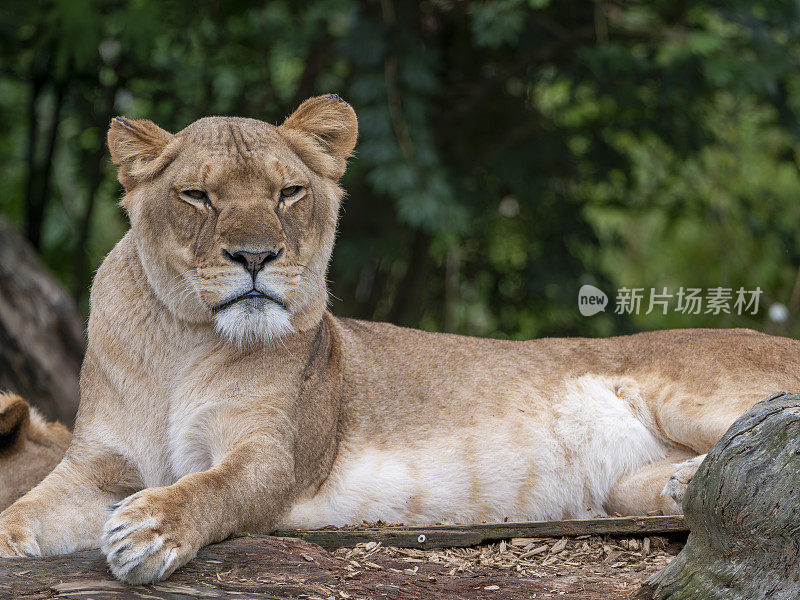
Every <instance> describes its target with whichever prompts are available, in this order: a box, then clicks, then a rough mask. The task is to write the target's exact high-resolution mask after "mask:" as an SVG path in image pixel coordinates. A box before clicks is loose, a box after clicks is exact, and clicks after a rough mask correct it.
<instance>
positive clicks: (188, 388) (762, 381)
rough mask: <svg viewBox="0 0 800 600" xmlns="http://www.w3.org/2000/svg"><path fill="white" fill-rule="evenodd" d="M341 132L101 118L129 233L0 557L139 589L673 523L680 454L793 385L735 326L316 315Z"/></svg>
mask: <svg viewBox="0 0 800 600" xmlns="http://www.w3.org/2000/svg"><path fill="white" fill-rule="evenodd" d="M356 137H357V121H356V116H355V113H354V112H353V109H352V108H351V107H350V106H349V105H348V104H347V103H345V102H344V101H342V100H341V99H340V98H339V97H338V96H335V95H330V96H321V97H317V98H312V99H310V100H307V101H306V102H304V103H303V104H302V105H301V106H300V107H299V108H298V109H297V111H296V112H294V113H293V114H292V115H291V116H290V117H289V118H288V119H287V120H286V121H285V122H284V123H283V124H282V125H280V126H278V127H274V126H272V125H269V124H267V123H263V122H261V121H256V120H252V119H241V118H223V117H211V118H205V119H200V120H199V121H197V122H195V123H193V124H192V125H190V126H189V127H187V128H186V129H184V130H182V131H181V132H179V133H177V134H174V135H173V134H170V133H167V132H166V131H164V130H162V129H160V128H159V127H157V126H156V125H155V124H153V123H152V122H150V121H147V120H128V119H124V118H116V119H114V120H113V121H112V123H111V127H110V130H109V133H108V145H109V149H110V152H111V157H112V159H113V161H114V163H115V164H116V165H117V167H118V173H119V180H120V181H121V182H122V184H123V186H124V188H125V196H124V199H123V200H122V204H123V206H124V207H125V209H126V210H127V212H128V214H129V215H130V220H131V229H130V231H129V232H128V233H127V234H126V235H125V237H124V238H123V239H122V240H121V241H120V242H119V243H118V244H117V246H116V247H115V248H114V250H112V252H111V253H110V254H109V255H108V256H107V257H106V259H105V261H104V262H103V264H102V266H101V267H100V269H99V271H98V272H97V277H96V279H95V281H94V285H93V287H92V294H91V316H90V319H89V346H88V351H87V354H86V358H85V361H84V364H83V369H82V372H81V405H80V410H79V413H78V417H77V422H76V425H75V432H74V437H73V440H72V443H71V445H70V447H69V449H68V450H67V453H66V455H65V457H64V459H63V461H62V462H61V463H60V464H59V465H58V466H57V467H56V468H55V470H54V471H53V472H52V473H51V474H50V475H48V476H47V477H46V478H45V479H44V481H43V482H42V483H41V484H40V485H39V486H37V487H36V488H34V489H33V490H32V491H30V492H29V493H28V494H26V495H25V496H23V497H22V498H20V499H19V500H18V501H17V502H16V503H15V504H13V505H12V506H11V507H9V508H8V509H7V510H6V511H5V512H4V513H2V515H0V554H2V556H45V555H52V554H58V553H64V552H70V551H74V550H79V549H86V548H93V547H97V546H100V547H101V548H102V550H103V552H104V553H105V555H106V557H107V559H108V563H109V565H110V567H111V570H112V571H113V573H114V574H115V575H116V576H117V577H119V578H120V579H122V580H124V581H127V582H130V583H145V582H153V581H157V580H160V579H163V578H165V577H167V576H168V575H169V574H170V573H172V572H173V571H174V570H175V569H177V568H178V567H180V566H181V565H183V564H185V563H186V562H187V561H188V560H190V559H191V558H192V557H193V556H194V555H195V554H196V553H197V551H198V549H199V548H201V547H202V546H203V545H205V544H209V543H211V542H215V541H219V540H222V539H224V538H226V537H228V536H230V535H232V534H236V533H242V532H261V533H266V532H269V531H271V530H272V529H274V528H275V527H276V526H281V527H319V526H323V525H328V524H333V525H344V524H347V523H357V522H360V521H362V520H367V521H375V520H378V519H383V520H384V521H390V522H403V523H407V524H412V523H416V524H425V523H434V522H461V523H470V522H480V521H502V520H504V519H509V520H514V521H518V520H519V521H524V520H531V519H552V518H564V517H583V516H593V515H596V514H601V515H602V514H606V513H612V512H619V513H627V514H644V513H647V512H649V511H658V512H661V513H675V512H679V511H680V506H679V505H678V503H677V502H676V500H679V499H680V497H681V493H682V488H683V486H684V485H685V483H686V482H687V481H688V480H689V478H690V477H691V474H692V473H693V471H694V469H696V465H697V463H698V459H697V458H696V457H697V455H699V454H701V453H704V452H707V451H708V450H709V448H711V446H712V445H713V444H714V443H715V442H716V441H717V439H718V438H719V437H720V436H721V435H722V433H723V432H724V431H725V430H726V429H727V428H728V426H729V425H730V424H731V423H732V422H733V421H734V420H735V419H736V418H737V417H738V416H739V415H740V414H741V413H742V412H743V411H745V410H746V409H747V408H748V407H750V406H751V405H752V404H754V403H755V402H756V401H758V400H760V399H761V398H763V397H765V396H767V395H768V394H770V393H771V392H774V391H777V390H781V389H798V388H800V344H798V343H797V342H795V341H793V340H789V339H783V338H775V337H769V336H767V335H762V334H760V333H756V332H754V331H741V330H734V331H709V330H696V331H663V332H654V333H642V334H639V335H633V336H628V337H618V338H611V339H594V340H592V339H543V340H534V341H529V342H510V341H500V340H490V339H475V338H468V337H461V336H457V335H447V334H434V333H426V332H423V331H415V330H411V329H403V328H400V327H395V326H392V325H388V324H385V323H369V322H363V321H356V320H351V319H338V318H336V317H334V316H333V315H331V314H330V313H329V312H327V311H326V302H327V291H326V282H325V275H326V270H327V265H328V260H329V258H330V256H331V251H332V249H333V242H334V234H335V230H336V222H337V215H338V212H339V204H340V201H341V198H342V190H341V189H340V188H339V186H338V184H337V182H338V180H339V178H340V177H341V175H342V174H343V172H344V169H345V162H346V160H347V158H348V157H349V156H350V154H351V153H352V152H353V149H354V147H355V144H356ZM687 459H689V460H688V462H685V463H682V464H680V465H678V466H676V465H675V463H679V462H681V461H684V460H687ZM665 487H666V491H667V493H666V494H665V495H662V490H664V489H665Z"/></svg>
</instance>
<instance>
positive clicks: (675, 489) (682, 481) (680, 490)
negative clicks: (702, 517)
mask: <svg viewBox="0 0 800 600" xmlns="http://www.w3.org/2000/svg"><path fill="white" fill-rule="evenodd" d="M705 458H706V455H705V454H703V455H701V456H696V457H695V458H691V459H689V460H685V461H683V462H682V463H678V464H676V465H675V472H674V473H673V474H672V476H671V477H670V478H669V480H668V481H667V485H665V486H664V490H663V491H662V492H661V495H662V496H668V497H670V498H672V499H673V500H675V502H676V503H677V505H678V506H679V507H680V506H681V505H682V504H683V496H684V494H685V493H686V488H687V487H688V486H689V482H690V481H691V480H692V478H693V477H694V474H695V473H697V469H698V468H699V467H700V463H702V462H703V461H704V460H705Z"/></svg>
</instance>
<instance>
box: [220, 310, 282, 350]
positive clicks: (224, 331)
mask: <svg viewBox="0 0 800 600" xmlns="http://www.w3.org/2000/svg"><path fill="white" fill-rule="evenodd" d="M264 302H267V304H266V305H265V306H257V305H256V306H254V305H253V303H250V302H248V301H247V300H244V301H241V302H238V303H236V304H233V305H231V306H229V307H228V308H226V309H224V310H221V311H220V312H218V313H217V314H216V315H214V324H215V325H216V328H217V331H218V332H219V333H220V335H221V336H222V337H223V338H225V339H226V340H227V341H229V342H231V343H234V344H236V345H238V346H241V347H245V346H252V345H257V344H266V345H268V346H271V345H272V344H274V343H276V342H278V341H279V340H280V339H281V338H283V337H285V336H287V335H289V334H290V333H292V332H294V327H293V326H292V322H291V319H290V318H289V312H288V311H287V310H285V309H284V308H281V307H280V306H278V305H277V304H272V303H269V301H264Z"/></svg>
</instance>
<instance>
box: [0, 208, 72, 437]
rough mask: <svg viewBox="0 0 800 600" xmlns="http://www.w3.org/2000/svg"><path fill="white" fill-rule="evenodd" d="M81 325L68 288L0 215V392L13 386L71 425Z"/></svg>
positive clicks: (49, 415) (50, 415) (45, 411)
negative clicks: (63, 285)
mask: <svg viewBox="0 0 800 600" xmlns="http://www.w3.org/2000/svg"><path fill="white" fill-rule="evenodd" d="M84 328H85V323H84V319H83V317H82V316H81V314H80V312H78V309H77V307H76V306H75V303H74V302H73V300H72V298H71V297H70V295H69V294H68V293H67V291H66V290H65V289H64V288H63V287H61V285H60V284H59V283H58V282H57V281H56V279H55V277H53V276H52V275H51V274H50V273H49V272H48V271H47V269H46V268H45V267H44V266H43V265H42V263H41V261H40V260H39V258H38V256H37V255H36V253H35V252H34V250H33V248H31V246H30V244H28V242H27V241H25V240H24V239H23V238H22V236H21V235H19V234H18V233H17V232H16V230H15V229H14V228H13V227H12V226H11V224H10V223H9V222H8V221H6V220H5V219H3V218H1V217H0V392H2V391H12V392H16V393H18V394H19V395H20V396H22V397H24V398H25V399H26V400H28V401H29V402H30V403H31V404H32V405H33V406H35V407H36V408H38V409H39V410H41V411H42V413H43V414H44V415H45V417H47V419H48V420H54V419H58V420H59V421H61V422H62V423H64V424H65V425H66V426H68V427H71V426H72V424H73V422H74V420H75V413H76V411H77V410H78V396H79V392H78V373H79V372H80V367H81V361H82V360H83V352H84V347H85V342H84V335H83V331H84Z"/></svg>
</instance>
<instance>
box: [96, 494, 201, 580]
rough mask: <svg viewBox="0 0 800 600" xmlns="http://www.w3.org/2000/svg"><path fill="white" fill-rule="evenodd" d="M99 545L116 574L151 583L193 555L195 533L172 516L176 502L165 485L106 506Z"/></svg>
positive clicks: (124, 578)
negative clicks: (107, 512) (171, 500)
mask: <svg viewBox="0 0 800 600" xmlns="http://www.w3.org/2000/svg"><path fill="white" fill-rule="evenodd" d="M109 508H110V510H112V511H113V512H112V514H111V517H110V518H109V519H108V521H107V522H106V524H105V525H104V526H103V539H102V546H101V549H102V551H103V553H104V554H105V555H106V560H107V561H108V566H109V567H110V568H111V572H112V573H113V574H114V576H115V577H117V578H118V579H121V580H122V581H125V582H127V583H131V584H143V583H153V582H156V581H160V580H162V579H165V578H167V577H169V576H170V575H171V574H172V572H173V571H174V570H175V569H177V568H178V567H180V566H183V565H184V564H186V563H187V562H189V561H190V560H191V559H192V558H194V556H195V554H197V550H199V548H200V543H199V541H198V540H196V539H195V538H196V537H197V536H196V533H195V532H193V531H191V530H190V529H189V528H188V527H186V526H184V525H182V523H181V522H180V520H179V519H176V518H174V517H171V516H170V515H169V511H170V510H171V511H173V512H174V511H175V510H176V509H177V506H175V504H174V503H173V502H170V499H169V490H168V488H149V489H146V490H142V491H141V492H137V493H136V494H133V495H132V496H129V497H127V498H126V499H125V500H123V501H121V502H119V503H117V504H115V505H113V506H111V507H109Z"/></svg>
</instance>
